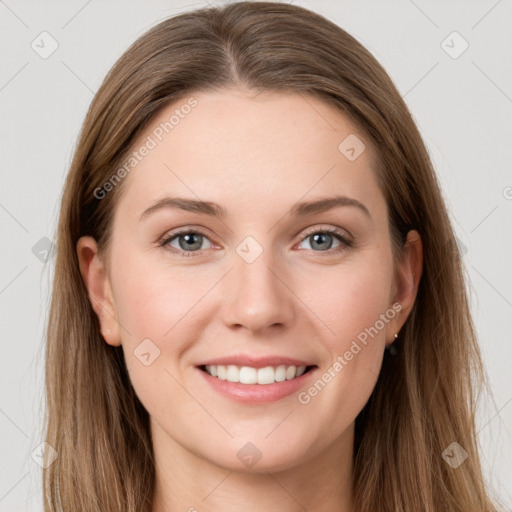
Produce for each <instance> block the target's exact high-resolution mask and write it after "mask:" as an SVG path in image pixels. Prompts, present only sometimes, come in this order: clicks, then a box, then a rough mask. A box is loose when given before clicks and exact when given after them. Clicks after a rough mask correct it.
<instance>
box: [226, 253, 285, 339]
mask: <svg viewBox="0 0 512 512" xmlns="http://www.w3.org/2000/svg"><path fill="white" fill-rule="evenodd" d="M286 276H288V273H287V272H286V271H279V270H278V267H276V265H275V261H274V260H273V259H272V258H271V257H270V255H269V254H268V253H267V251H263V253H262V254H261V255H260V256H259V257H258V258H257V259H256V260H255V261H253V262H252V263H248V262H247V261H244V259H243V258H241V257H239V256H238V255H237V254H236V253H235V254H234V262H233V269H232V270H231V271H230V272H229V273H228V275H227V276H226V279H224V280H223V282H224V289H223V298H224V301H223V306H222V308H223V309H222V311H223V315H222V316H223V320H224V323H225V324H226V325H227V326H228V327H230V328H237V329H242V328H245V329H247V330H248V331H250V332H251V333H263V332H265V331H266V330H267V329H269V328H272V329H276V328H278V327H279V328H281V329H282V328H283V327H285V326H289V325H291V323H292V322H293V320H294V315H295V308H294V302H293V298H294V294H293V291H292V290H291V288H290V284H289V283H287V281H289V278H287V277H286Z"/></svg>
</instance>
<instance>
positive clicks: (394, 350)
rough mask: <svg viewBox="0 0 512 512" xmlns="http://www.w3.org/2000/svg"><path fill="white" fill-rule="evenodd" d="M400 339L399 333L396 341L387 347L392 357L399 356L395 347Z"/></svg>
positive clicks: (396, 335)
mask: <svg viewBox="0 0 512 512" xmlns="http://www.w3.org/2000/svg"><path fill="white" fill-rule="evenodd" d="M397 338H398V333H395V339H394V340H393V341H392V342H391V343H390V344H389V345H388V346H387V347H386V350H387V351H389V353H390V354H391V355H392V356H396V355H397V354H398V350H397V348H396V345H395V341H396V339H397Z"/></svg>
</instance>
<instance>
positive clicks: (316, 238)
mask: <svg viewBox="0 0 512 512" xmlns="http://www.w3.org/2000/svg"><path fill="white" fill-rule="evenodd" d="M325 237H328V238H327V239H328V241H329V242H330V243H328V244H327V247H325V245H323V246H322V244H325ZM314 244H318V245H319V246H320V247H318V246H317V248H319V249H329V248H330V247H331V245H332V237H331V235H329V234H328V233H317V234H315V235H313V245H314Z"/></svg>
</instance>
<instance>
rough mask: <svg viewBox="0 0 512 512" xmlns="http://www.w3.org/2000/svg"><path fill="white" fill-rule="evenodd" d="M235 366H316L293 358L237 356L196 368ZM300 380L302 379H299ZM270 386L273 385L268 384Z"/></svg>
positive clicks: (212, 361)
mask: <svg viewBox="0 0 512 512" xmlns="http://www.w3.org/2000/svg"><path fill="white" fill-rule="evenodd" d="M219 364H222V365H229V364H231V365H235V366H250V367H251V368H265V367H266V366H280V365H282V364H284V365H286V366H314V363H311V362H309V363H308V362H307V361H301V360H300V359H294V358H292V357H285V356H266V357H255V356H250V355H246V354H236V355H233V356H227V357H218V358H216V359H210V360H208V361H203V362H202V363H199V364H197V365H196V366H206V365H208V366H210V365H219ZM299 378H300V377H299ZM268 385H269V386H270V385H271V384H268Z"/></svg>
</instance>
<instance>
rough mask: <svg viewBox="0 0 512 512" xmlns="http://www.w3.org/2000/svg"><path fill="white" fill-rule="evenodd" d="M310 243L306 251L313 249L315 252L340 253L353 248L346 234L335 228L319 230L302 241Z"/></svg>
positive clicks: (310, 233) (311, 232) (312, 232)
mask: <svg viewBox="0 0 512 512" xmlns="http://www.w3.org/2000/svg"><path fill="white" fill-rule="evenodd" d="M306 241H307V242H309V247H306V248H305V249H311V250H313V251H315V252H326V251H329V252H331V253H332V252H339V251H343V250H345V249H346V248H348V247H351V246H352V243H351V242H350V240H349V239H348V238H347V237H346V235H345V234H344V233H342V232H341V231H340V230H338V229H335V228H326V229H317V230H316V231H310V232H309V233H308V234H306V236H305V237H304V238H303V239H302V242H301V243H303V242H306ZM336 242H338V245H335V246H334V250H333V251H331V249H333V243H336Z"/></svg>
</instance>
